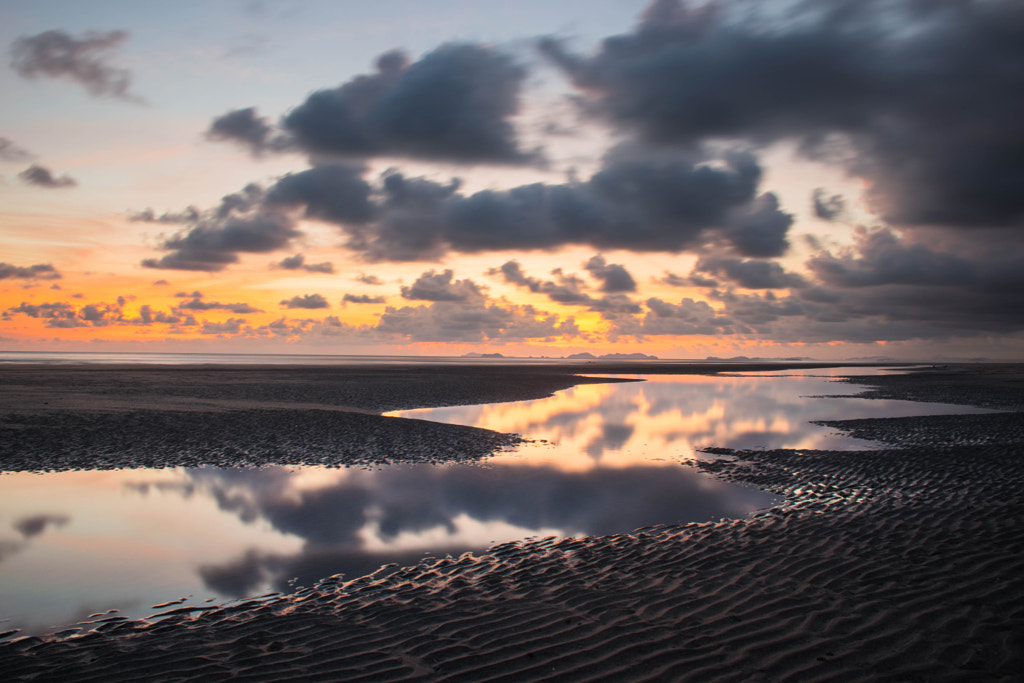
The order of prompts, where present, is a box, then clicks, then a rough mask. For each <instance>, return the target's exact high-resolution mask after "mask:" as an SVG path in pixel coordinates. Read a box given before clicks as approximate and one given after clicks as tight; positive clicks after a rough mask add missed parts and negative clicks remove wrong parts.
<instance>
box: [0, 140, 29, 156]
mask: <svg viewBox="0 0 1024 683" xmlns="http://www.w3.org/2000/svg"><path fill="white" fill-rule="evenodd" d="M32 157H33V155H32V153H31V152H29V151H28V150H26V149H24V148H22V147H19V146H18V145H16V144H14V143H13V142H12V141H11V140H8V139H7V138H5V137H0V161H14V162H18V161H29V160H30V159H32Z"/></svg>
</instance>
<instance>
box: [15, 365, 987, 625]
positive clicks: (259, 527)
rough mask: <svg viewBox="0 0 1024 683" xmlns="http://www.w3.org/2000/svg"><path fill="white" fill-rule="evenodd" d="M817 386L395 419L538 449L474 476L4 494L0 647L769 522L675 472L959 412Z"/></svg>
mask: <svg viewBox="0 0 1024 683" xmlns="http://www.w3.org/2000/svg"><path fill="white" fill-rule="evenodd" d="M856 391H857V388H856V387H851V386H849V385H843V384H835V383H831V384H830V383H828V382H827V381H826V380H824V379H822V378H819V377H806V376H805V377H700V376H697V377H651V378H648V381H646V382H628V383H615V384H592V385H583V386H578V387H575V388H573V389H569V390H567V391H563V392H559V393H558V394H557V395H555V396H553V397H551V398H549V399H544V400H541V401H527V402H519V403H507V404H494V405H485V406H469V407H460V408H446V409H436V410H431V411H410V412H408V413H403V414H404V415H412V416H415V417H419V418H427V419H433V420H438V421H445V422H456V423H462V424H470V425H477V426H483V427H488V428H490V429H496V430H499V431H504V432H518V433H521V434H523V435H525V436H527V437H529V438H531V439H535V440H537V441H536V442H535V443H532V444H529V445H527V446H524V447H523V448H521V449H520V450H519V451H517V452H514V453H508V454H502V455H499V456H496V457H494V458H492V459H489V460H487V461H486V462H485V463H482V464H477V465H462V466H447V467H430V466H393V467H387V468H381V469H378V470H336V469H325V468H315V467H306V468H280V467H271V468H265V469H258V470H221V469H213V468H199V469H191V470H180V469H179V470H135V471H130V470H125V471H101V472H63V473H53V474H27V473H8V474H5V475H3V476H0V620H5V621H3V622H0V631H3V630H6V629H8V628H23V629H25V631H26V632H44V631H53V630H56V629H59V628H62V627H64V626H65V625H67V624H69V623H73V622H75V621H76V620H79V619H82V618H84V617H86V616H87V615H89V614H90V613H94V612H101V611H105V610H107V609H110V608H112V607H116V608H117V609H120V610H121V613H122V614H123V615H125V616H130V617H141V616H146V615H147V614H151V613H153V612H154V611H158V610H155V609H152V608H151V606H152V605H156V604H157V603H162V602H166V601H169V600H176V599H178V598H183V599H184V601H183V604H186V605H195V604H202V603H203V602H204V601H205V600H217V601H221V600H225V599H229V598H232V597H236V596H244V595H253V594H258V593H261V592H265V591H267V590H271V589H273V590H287V589H289V587H290V586H291V585H292V584H298V585H310V584H312V583H314V582H315V581H316V580H318V579H320V578H322V577H325V576H329V575H332V574H337V573H344V574H346V575H348V576H349V577H350V578H352V577H356V576H361V575H364V574H367V573H370V572H373V571H375V570H376V569H377V568H378V567H380V566H381V565H383V564H387V563H396V564H399V565H406V564H411V563H414V562H416V561H417V560H419V559H420V558H421V557H422V556H423V555H424V554H425V553H432V554H435V555H437V554H441V555H443V554H445V553H451V554H453V555H457V554H461V553H462V552H465V551H468V550H472V551H477V552H478V551H480V550H482V549H484V548H486V547H487V546H488V545H490V544H491V543H493V542H500V541H505V540H511V539H518V538H524V537H528V536H563V535H603V534H613V533H626V532H630V531H632V530H634V529H636V528H639V527H643V526H648V525H653V524H662V523H674V522H688V521H702V520H707V519H711V518H717V517H739V516H742V515H743V514H745V513H747V512H749V511H752V510H754V509H757V508H760V507H765V506H767V505H769V504H771V502H772V498H771V497H769V496H767V495H766V494H764V493H762V492H760V491H757V490H755V489H751V488H745V487H737V486H733V485H728V484H725V483H722V482H719V481H717V480H714V479H711V478H709V477H706V476H703V475H701V474H700V473H699V472H698V471H696V470H694V469H692V468H688V467H684V466H681V465H680V464H679V461H680V460H684V459H687V458H692V457H696V456H697V449H699V448H700V447H702V446H705V445H711V444H714V445H719V446H731V447H735V448H757V447H766V448H775V447H788V448H851V447H861V444H860V443H858V442H856V441H853V440H849V439H845V438H844V437H840V436H837V435H835V434H833V433H832V432H831V430H828V429H825V428H821V427H817V426H815V425H811V424H809V423H808V422H807V421H808V420H810V419H832V418H850V417H869V416H875V415H899V414H924V413H926V412H967V411H968V409H965V408H962V407H949V406H938V405H935V404H920V403H907V402H894V401H865V400H861V399H808V398H806V397H807V396H811V395H820V394H836V393H853V392H856Z"/></svg>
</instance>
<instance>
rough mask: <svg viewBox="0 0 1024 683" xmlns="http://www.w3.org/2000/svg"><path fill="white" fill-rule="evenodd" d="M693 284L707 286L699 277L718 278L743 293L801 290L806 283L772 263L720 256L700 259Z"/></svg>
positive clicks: (692, 277) (692, 279)
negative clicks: (735, 285) (757, 290)
mask: <svg viewBox="0 0 1024 683" xmlns="http://www.w3.org/2000/svg"><path fill="white" fill-rule="evenodd" d="M693 272H694V273H695V274H697V276H696V277H695V276H694V275H691V282H692V283H693V284H702V285H705V286H706V285H707V284H708V283H707V282H706V281H701V279H700V277H699V274H701V273H706V274H709V275H712V276H714V277H718V278H722V279H724V280H727V281H729V282H732V283H734V284H737V285H739V286H740V287H745V288H747V289H773V288H774V289H782V288H790V287H804V286H805V285H806V284H807V282H806V280H805V279H804V278H803V277H802V276H801V275H799V274H797V273H789V272H786V270H785V269H784V268H783V267H782V266H781V265H779V264H778V263H775V262H774V261H755V260H750V259H737V258H729V257H721V256H703V257H701V258H700V260H699V261H697V263H696V265H695V266H694V268H693Z"/></svg>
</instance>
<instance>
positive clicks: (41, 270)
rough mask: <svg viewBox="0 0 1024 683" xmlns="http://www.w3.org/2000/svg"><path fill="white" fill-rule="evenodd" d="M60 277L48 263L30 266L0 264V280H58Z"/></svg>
mask: <svg viewBox="0 0 1024 683" xmlns="http://www.w3.org/2000/svg"><path fill="white" fill-rule="evenodd" d="M60 277H61V275H60V273H59V272H57V269H56V268H54V267H53V266H52V265H51V264H49V263H36V264H34V265H31V266H15V265H12V264H10V263H0V280H7V279H12V278H16V279H21V280H59V279H60Z"/></svg>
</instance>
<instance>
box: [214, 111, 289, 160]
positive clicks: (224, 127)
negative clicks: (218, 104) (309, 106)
mask: <svg viewBox="0 0 1024 683" xmlns="http://www.w3.org/2000/svg"><path fill="white" fill-rule="evenodd" d="M206 137H207V138H208V139H210V140H222V141H223V140H226V141H231V142H236V143H239V144H241V145H242V146H244V147H246V148H247V149H248V150H249V151H250V152H252V154H253V156H261V155H262V154H263V153H265V152H283V151H286V150H288V149H291V148H293V147H294V143H293V142H292V141H291V140H290V139H289V138H288V137H287V136H284V135H282V134H280V133H275V130H274V126H273V125H272V124H271V123H270V122H269V121H268V120H267V119H266V118H264V117H261V116H259V115H258V114H257V113H256V109H255V108H254V107H246V108H244V109H234V110H232V111H229V112H227V113H226V114H223V115H222V116H218V117H217V118H215V119H214V120H213V122H212V123H211V124H210V127H209V129H207V131H206Z"/></svg>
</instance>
